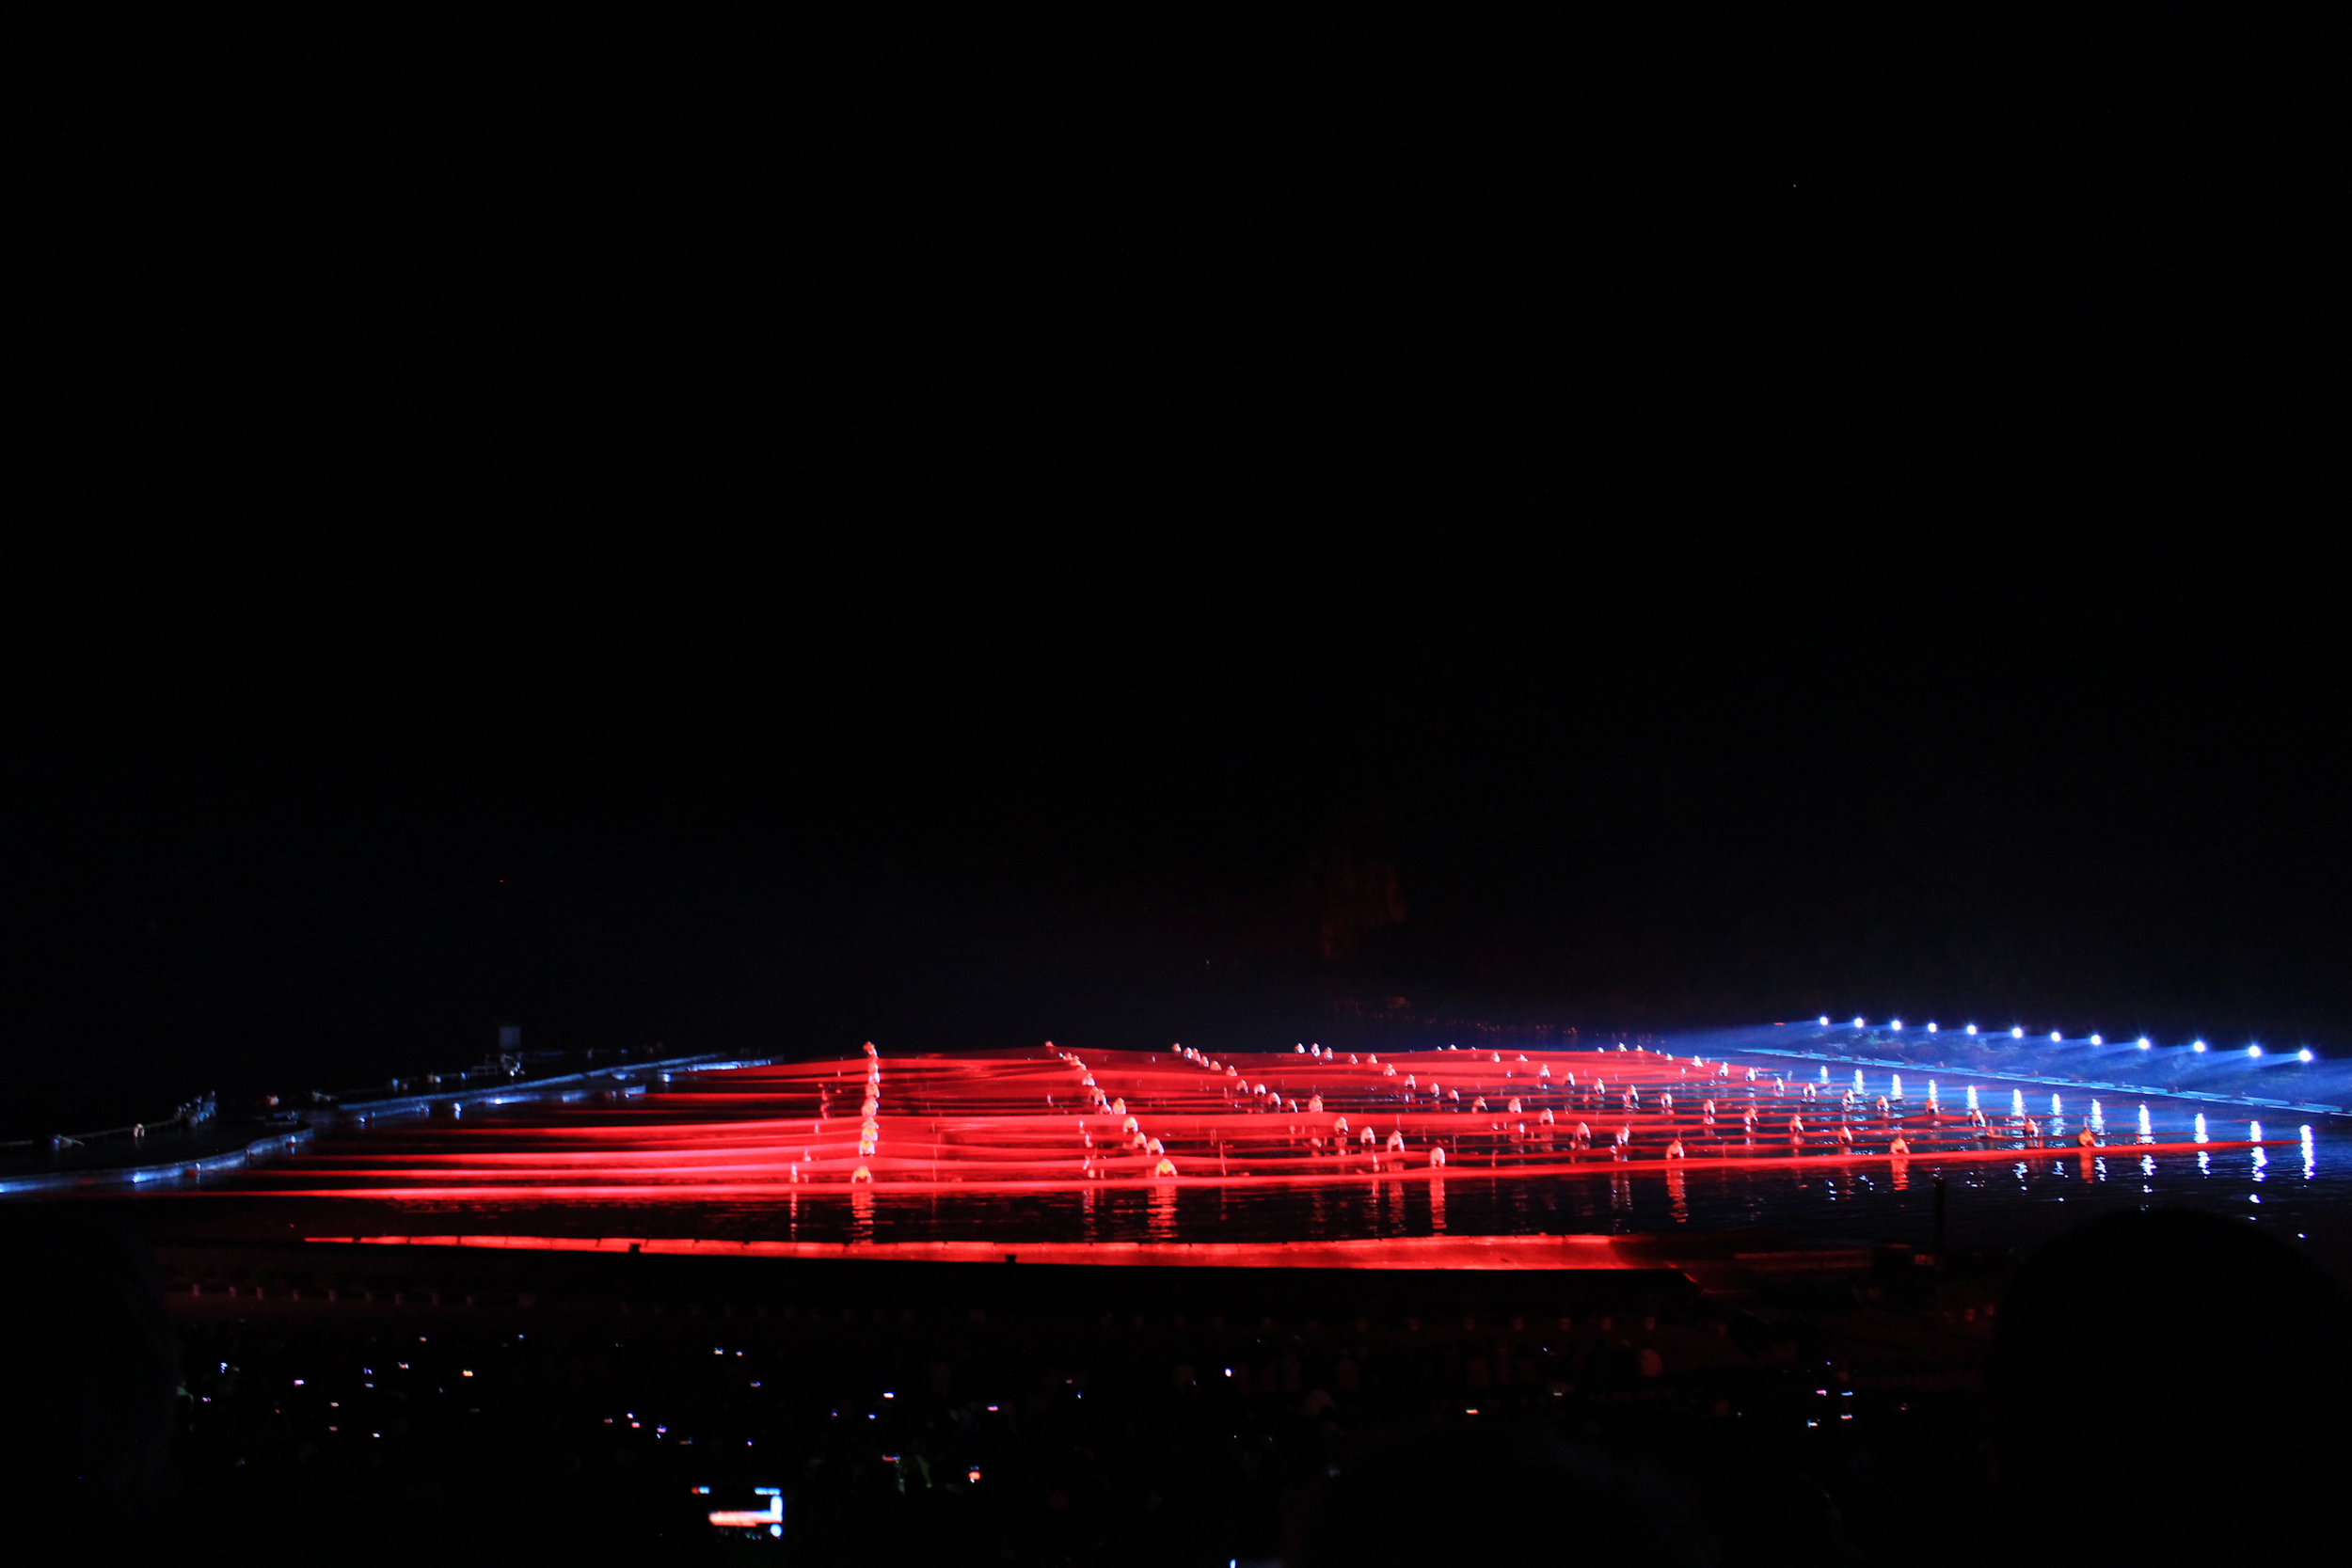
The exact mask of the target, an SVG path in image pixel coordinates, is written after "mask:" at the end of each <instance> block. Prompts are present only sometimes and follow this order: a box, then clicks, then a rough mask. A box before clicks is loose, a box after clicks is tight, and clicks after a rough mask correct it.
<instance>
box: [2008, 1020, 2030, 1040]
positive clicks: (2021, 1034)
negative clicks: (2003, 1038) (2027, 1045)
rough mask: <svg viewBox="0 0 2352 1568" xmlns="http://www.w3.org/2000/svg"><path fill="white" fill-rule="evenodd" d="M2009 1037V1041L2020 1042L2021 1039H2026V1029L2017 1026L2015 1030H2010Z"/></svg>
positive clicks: (2023, 1026)
mask: <svg viewBox="0 0 2352 1568" xmlns="http://www.w3.org/2000/svg"><path fill="white" fill-rule="evenodd" d="M2009 1037H2010V1039H2013V1040H2022V1039H2024V1038H2025V1037H2026V1029H2025V1025H2023V1024H2019V1025H2018V1026H2017V1027H2016V1028H2014V1029H2011V1030H2010V1032H2009Z"/></svg>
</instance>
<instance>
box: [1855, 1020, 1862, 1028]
mask: <svg viewBox="0 0 2352 1568" xmlns="http://www.w3.org/2000/svg"><path fill="white" fill-rule="evenodd" d="M1853 1026H1854V1027H1855V1028H1857V1029H1859V1028H1861V1027H1862V1020H1861V1019H1859V1018H1857V1019H1855V1020H1854V1021H1853Z"/></svg>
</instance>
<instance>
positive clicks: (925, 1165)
mask: <svg viewBox="0 0 2352 1568" xmlns="http://www.w3.org/2000/svg"><path fill="white" fill-rule="evenodd" d="M1746 1071H1747V1069H1745V1068H1743V1067H1738V1066H1730V1065H1727V1064H1724V1063H1720V1062H1706V1063H1698V1062H1694V1061H1692V1060H1689V1059H1683V1060H1677V1059H1676V1058H1674V1057H1672V1056H1667V1055H1660V1054H1653V1053H1648V1052H1607V1053H1595V1052H1589V1051H1587V1052H1544V1053H1511V1054H1510V1055H1508V1056H1507V1057H1506V1056H1505V1055H1504V1054H1503V1053H1496V1052H1468V1051H1441V1052H1420V1053H1410V1054H1407V1055H1404V1056H1398V1057H1393V1058H1391V1060H1389V1061H1385V1062H1384V1061H1381V1060H1380V1059H1379V1058H1377V1057H1376V1056H1364V1057H1362V1058H1361V1059H1360V1060H1359V1059H1357V1058H1352V1057H1349V1058H1343V1057H1341V1056H1339V1055H1336V1054H1322V1055H1317V1056H1307V1055H1300V1054H1281V1053H1261V1054H1250V1055H1241V1056H1234V1057H1230V1058H1229V1057H1219V1058H1216V1059H1215V1060H1214V1061H1212V1060H1211V1059H1210V1058H1208V1057H1206V1056H1205V1055H1201V1054H1200V1053H1183V1052H1179V1053H1166V1052H1163V1053H1156V1054H1154V1053H1144V1052H1124V1051H1121V1052H1109V1051H1104V1052H1089V1053H1085V1054H1084V1055H1083V1056H1081V1055H1079V1054H1077V1053H1069V1052H1053V1051H1049V1052H1047V1053H1038V1052H1013V1051H1006V1052H983V1053H973V1054H967V1055H920V1056H904V1057H901V1056H878V1057H856V1058H850V1059H849V1060H846V1061H832V1062H813V1063H798V1064H792V1065H788V1066H778V1067H761V1068H735V1069H723V1070H718V1071H711V1072H704V1073H698V1074H694V1075H692V1076H691V1077H690V1078H686V1079H685V1080H684V1081H683V1082H682V1083H681V1084H680V1085H679V1086H677V1087H675V1088H664V1089H660V1090H659V1091H657V1092H651V1093H646V1094H643V1095H640V1096H635V1097H630V1098H605V1099H602V1100H598V1101H576V1102H573V1103H559V1102H554V1101H526V1102H516V1103H510V1104H507V1105H504V1106H501V1107H498V1108H496V1109H495V1110H493V1111H491V1112H490V1114H487V1115H482V1116H478V1117H469V1118H467V1119H466V1120H464V1121H449V1122H443V1121H431V1120H419V1121H412V1122H406V1123H389V1124H382V1125H379V1126H376V1127H373V1128H369V1129H364V1130H361V1131H358V1132H346V1133H342V1134H338V1135H333V1136H329V1137H324V1138H322V1139H321V1140H320V1141H319V1143H318V1144H317V1145H316V1146H314V1147H313V1148H310V1150H307V1151H305V1152H304V1153H302V1154H300V1155H298V1156H296V1157H294V1158H291V1159H289V1160H286V1161H284V1162H283V1163H280V1164H274V1165H271V1166H268V1167H264V1168H262V1169H260V1170H257V1171H255V1172H254V1173H252V1175H251V1176H250V1177H249V1178H247V1179H246V1180H243V1181H240V1182H239V1183H237V1186H238V1188H239V1189H240V1190H242V1191H245V1192H248V1193H249V1192H253V1191H256V1190H260V1191H269V1192H276V1193H279V1194H282V1195H285V1196H353V1197H368V1198H392V1199H409V1200H419V1201H422V1200H433V1201H446V1200H451V1199H529V1200H535V1201H557V1202H567V1203H569V1202H580V1203H593V1202H597V1201H625V1200H644V1199H648V1198H660V1199H663V1200H670V1201H691V1200H695V1199H704V1198H707V1199H728V1200H736V1199H742V1198H747V1197H774V1196H783V1194H784V1193H786V1192H788V1191H790V1190H791V1189H794V1188H797V1187H800V1186H803V1185H812V1184H813V1185H817V1186H820V1187H822V1186H833V1187H846V1186H847V1185H848V1184H850V1182H851V1181H852V1180H857V1181H858V1192H859V1193H860V1194H864V1193H866V1192H867V1191H869V1190H870V1189H869V1188H868V1187H867V1186H866V1181H868V1180H870V1182H871V1183H872V1184H873V1185H874V1186H875V1187H886V1188H889V1189H891V1190H893V1191H896V1192H901V1193H927V1192H929V1193H946V1192H954V1193H961V1194H973V1193H999V1192H1001V1193H1018V1192H1037V1191H1073V1190H1090V1189H1093V1188H1096V1187H1101V1186H1105V1185H1112V1186H1128V1187H1135V1186H1141V1187H1146V1188H1155V1189H1167V1188H1169V1187H1171V1186H1173V1185H1187V1186H1189V1185H1201V1184H1223V1185H1232V1186H1259V1185H1268V1184H1285V1185H1299V1184H1305V1185H1309V1186H1312V1185H1315V1184H1318V1183H1330V1182H1357V1181H1361V1180H1364V1179H1366V1178H1367V1177H1375V1176H1376V1177H1378V1178H1380V1179H1382V1180H1391V1181H1428V1180H1432V1179H1433V1178H1434V1177H1436V1176H1438V1175H1440V1174H1442V1173H1444V1172H1446V1171H1451V1172H1452V1173H1453V1174H1454V1175H1457V1176H1467V1175H1474V1174H1477V1173H1480V1172H1495V1173H1509V1174H1511V1175H1515V1176H1519V1177H1538V1176H1543V1177H1556V1176H1567V1175H1579V1174H1600V1173H1609V1174H1613V1175H1623V1174H1626V1173H1627V1171H1628V1167H1629V1166H1640V1165H1647V1166H1649V1167H1651V1168H1652V1169H1657V1170H1661V1171H1662V1170H1665V1169H1667V1168H1668V1167H1669V1166H1671V1167H1672V1168H1674V1169H1676V1170H1688V1169H1691V1168H1693V1167H1702V1168H1713V1169H1720V1170H1735V1169H1756V1168H1790V1167H1796V1168H1804V1167H1806V1166H1811V1165H1836V1166H1857V1165H1869V1164H1883V1163H1884V1162H1886V1161H1887V1160H1888V1159H1889V1158H1890V1155H1889V1153H1888V1149H1889V1148H1891V1147H1892V1146H1893V1145H1894V1144H1895V1142H1896V1140H1897V1139H1898V1138H1899V1139H1900V1140H1901V1142H1902V1144H1903V1146H1904V1149H1905V1152H1903V1153H1901V1154H1899V1155H1894V1156H1891V1158H1894V1159H1896V1160H1897V1161H1898V1162H1899V1164H1898V1166H1897V1169H1898V1170H1907V1168H1908V1167H1909V1166H1910V1165H1913V1164H1918V1165H1935V1164H1947V1163H1957V1162H1969V1161H1977V1160H1986V1159H1995V1160H1997V1159H2009V1158H2013V1157H2014V1149H2013V1145H2012V1143H2011V1142H2010V1140H2007V1139H2004V1138H2001V1137H1999V1136H1998V1135H1997V1130H1994V1131H1989V1130H1988V1129H1986V1128H1984V1127H1981V1126H1976V1127H1972V1126H1971V1125H1970V1124H1969V1122H1968V1120H1967V1118H1966V1117H1965V1116H1964V1115H1947V1114H1944V1113H1942V1112H1940V1111H1938V1110H1936V1109H1935V1108H1934V1107H1933V1106H1928V1107H1923V1108H1922V1109H1920V1110H1917V1111H1904V1110H1899V1109H1890V1111H1889V1112H1888V1113H1886V1114H1883V1115H1873V1116H1872V1117H1869V1122H1870V1125H1869V1126H1868V1127H1867V1128H1866V1127H1864V1126H1863V1124H1862V1123H1861V1122H1859V1121H1854V1122H1842V1121H1840V1120H1837V1119H1836V1118H1834V1117H1832V1116H1830V1115H1823V1116H1821V1117H1820V1119H1819V1125H1813V1126H1803V1127H1796V1128H1794V1130H1793V1131H1791V1132H1783V1133H1780V1134H1778V1135H1776V1136H1769V1137H1754V1136H1750V1135H1748V1134H1747V1133H1746V1132H1745V1131H1744V1128H1745V1127H1746V1126H1747V1125H1749V1124H1750V1119H1751V1118H1749V1117H1746V1116H1745V1115H1744V1114H1743V1113H1744V1112H1745V1111H1746V1110H1748V1109H1750V1108H1761V1107H1762V1106H1763V1105H1764V1102H1766V1101H1770V1100H1771V1099H1772V1097H1773V1095H1774V1093H1775V1086H1774V1085H1773V1083H1772V1080H1771V1079H1770V1078H1769V1077H1760V1078H1758V1079H1757V1080H1756V1081H1753V1082H1751V1081H1749V1080H1748V1078H1747V1076H1746ZM1482 1103H1483V1104H1484V1105H1486V1107H1487V1108H1486V1109H1479V1108H1477V1107H1479V1106H1480V1105H1481V1104H1482ZM1513 1105H1516V1106H1518V1110H1517V1111H1512V1110H1510V1109H1508V1107H1510V1106H1513ZM1497 1106H1501V1107H1505V1109H1502V1110H1496V1109H1494V1108H1493V1107H1497ZM851 1107H854V1111H852V1109H851ZM1318 1107H1319V1108H1318ZM1791 1120H1792V1122H1793V1118H1791ZM1591 1122H1597V1123H1600V1124H1601V1125H1602V1128H1603V1133H1602V1135H1600V1136H1598V1137H1593V1138H1590V1139H1589V1141H1588V1139H1587V1138H1586V1137H1584V1136H1581V1135H1580V1133H1581V1130H1582V1129H1583V1128H1585V1127H1586V1126H1587V1125H1588V1123H1591ZM1367 1133H1369V1134H1370V1136H1366V1135H1365V1134H1367ZM1857 1137H1859V1138H1860V1139H1861V1140H1862V1142H1861V1143H1860V1144H1859V1145H1856V1144H1855V1143H1854V1142H1853V1141H1852V1140H1853V1139H1854V1138H1857ZM1596 1145H1597V1147H1594V1146H1596ZM2133 1147H2134V1148H2135V1151H2136V1152H2141V1153H2163V1152H2169V1151H2173V1150H2175V1149H2178V1150H2181V1151H2190V1150H2193V1149H2195V1148H2205V1149H2208V1150H2210V1149H2214V1148H2229V1147H2233V1146H2231V1145H2226V1144H2206V1145H2202V1146H2197V1145H2178V1146H2176V1145H2161V1144H2159V1145H2135V1146H2133ZM861 1172H863V1173H867V1174H866V1175H865V1176H863V1177H861V1176H860V1173H861Z"/></svg>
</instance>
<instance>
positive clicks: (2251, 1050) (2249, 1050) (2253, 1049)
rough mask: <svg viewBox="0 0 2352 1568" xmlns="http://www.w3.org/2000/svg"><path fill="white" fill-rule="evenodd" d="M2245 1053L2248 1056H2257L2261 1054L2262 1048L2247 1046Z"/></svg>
mask: <svg viewBox="0 0 2352 1568" xmlns="http://www.w3.org/2000/svg"><path fill="white" fill-rule="evenodd" d="M2246 1053H2247V1054H2248V1055H2249V1056H2259V1055H2261V1054H2262V1053H2263V1048H2262V1047H2261V1046H2259V1045H2249V1046H2248V1047H2247V1048H2246Z"/></svg>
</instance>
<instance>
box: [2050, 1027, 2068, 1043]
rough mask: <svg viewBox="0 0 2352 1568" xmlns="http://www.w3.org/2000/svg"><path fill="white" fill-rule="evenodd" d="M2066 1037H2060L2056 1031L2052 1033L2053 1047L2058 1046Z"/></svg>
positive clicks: (2051, 1041)
mask: <svg viewBox="0 0 2352 1568" xmlns="http://www.w3.org/2000/svg"><path fill="white" fill-rule="evenodd" d="M2064 1038H2065V1037H2064V1036H2062V1035H2060V1034H2059V1033H2058V1031H2057V1030H2056V1029H2053V1030H2051V1031H2050V1043H2051V1044H2052V1045H2057V1044H2058V1043H2059V1042H2060V1041H2061V1040H2063V1039H2064Z"/></svg>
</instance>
